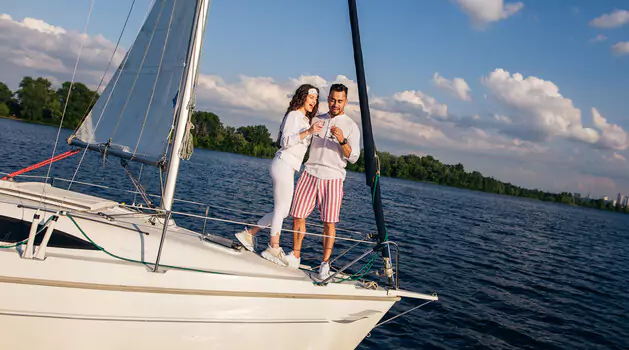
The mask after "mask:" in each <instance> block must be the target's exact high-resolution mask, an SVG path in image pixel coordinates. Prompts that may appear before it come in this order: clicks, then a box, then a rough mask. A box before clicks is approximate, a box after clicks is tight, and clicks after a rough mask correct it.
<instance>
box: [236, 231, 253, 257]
mask: <svg viewBox="0 0 629 350" xmlns="http://www.w3.org/2000/svg"><path fill="white" fill-rule="evenodd" d="M236 238H237V239H238V241H240V243H242V245H243V247H245V249H247V250H248V251H250V252H253V251H255V249H254V248H253V235H251V233H249V231H248V230H247V228H245V229H244V230H242V231H240V232H238V233H236Z"/></svg>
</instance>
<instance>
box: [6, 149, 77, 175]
mask: <svg viewBox="0 0 629 350" xmlns="http://www.w3.org/2000/svg"><path fill="white" fill-rule="evenodd" d="M80 151H81V150H80V149H74V150H70V151H67V152H63V153H60V154H57V155H56V156H54V157H52V158H48V159H46V160H43V161H41V162H39V163H37V164H33V165H31V166H28V167H26V168H24V169H21V170H18V171H15V172H12V173H10V174H8V175H7V176H5V177H3V178H2V180H9V179H11V178H14V177H16V176H19V175H22V174H24V173H27V172H29V171H32V170H35V169H38V168H41V167H43V166H45V165H49V164H52V163H54V162H56V161H59V160H62V159H65V158H68V157H70V156H73V155H75V154H77V153H79V152H80ZM46 182H48V176H46Z"/></svg>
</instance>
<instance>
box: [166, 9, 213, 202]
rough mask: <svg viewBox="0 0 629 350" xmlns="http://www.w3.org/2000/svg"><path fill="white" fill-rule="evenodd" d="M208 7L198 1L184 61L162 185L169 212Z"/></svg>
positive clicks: (190, 106) (190, 107)
mask: <svg viewBox="0 0 629 350" xmlns="http://www.w3.org/2000/svg"><path fill="white" fill-rule="evenodd" d="M209 7H210V0H198V2H197V10H196V14H195V20H194V25H193V31H192V37H191V43H190V47H189V51H188V59H187V61H186V71H185V80H184V82H183V84H182V88H181V89H180V94H181V96H182V97H181V100H180V104H179V108H178V109H177V110H178V111H179V115H178V116H177V118H175V128H174V131H173V134H174V135H175V137H174V139H173V143H172V149H171V150H170V158H169V161H168V170H167V175H166V176H167V177H166V183H165V185H164V193H163V195H162V204H161V205H162V208H163V209H165V210H167V211H170V210H171V208H172V204H173V200H174V196H175V186H176V184H177V176H178V174H179V161H180V160H181V158H180V157H179V152H180V151H181V145H182V143H183V139H184V136H185V133H186V126H187V124H188V120H189V119H190V110H191V109H192V108H193V107H194V106H192V105H191V100H192V94H193V92H194V83H195V79H196V74H197V71H198V67H199V60H200V57H201V47H202V45H203V33H204V31H205V23H206V18H207V13H208V10H209Z"/></svg>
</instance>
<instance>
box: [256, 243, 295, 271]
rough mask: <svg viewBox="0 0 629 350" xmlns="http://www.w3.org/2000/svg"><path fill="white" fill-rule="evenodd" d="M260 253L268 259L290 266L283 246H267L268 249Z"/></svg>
mask: <svg viewBox="0 0 629 350" xmlns="http://www.w3.org/2000/svg"><path fill="white" fill-rule="evenodd" d="M260 255H261V256H262V257H263V258H265V259H266V260H268V261H270V262H274V263H276V264H278V265H280V266H284V267H286V266H288V261H286V254H284V250H283V249H282V248H281V247H278V248H272V247H270V246H269V247H266V250H265V251H263V252H262V254H260Z"/></svg>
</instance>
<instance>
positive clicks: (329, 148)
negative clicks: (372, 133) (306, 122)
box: [304, 113, 360, 180]
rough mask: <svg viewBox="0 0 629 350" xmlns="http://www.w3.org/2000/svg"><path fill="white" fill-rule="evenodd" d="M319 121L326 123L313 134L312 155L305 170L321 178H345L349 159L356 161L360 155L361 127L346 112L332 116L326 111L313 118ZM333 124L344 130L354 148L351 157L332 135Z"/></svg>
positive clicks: (314, 121) (348, 141)
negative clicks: (345, 153)
mask: <svg viewBox="0 0 629 350" xmlns="http://www.w3.org/2000/svg"><path fill="white" fill-rule="evenodd" d="M319 121H323V122H325V125H324V126H323V129H322V130H321V131H320V132H319V133H317V134H314V135H313V136H312V140H311V142H312V145H311V146H310V156H309V157H308V161H307V162H306V165H305V169H304V170H305V171H306V172H308V174H310V175H312V176H314V177H317V178H319V179H327V180H329V179H345V166H347V161H349V162H350V163H352V164H353V163H356V161H357V160H358V157H359V156H360V129H359V128H358V125H356V123H354V121H353V120H352V119H351V118H350V117H348V116H347V115H346V114H341V115H338V116H336V117H334V118H331V117H330V115H329V114H328V113H325V114H321V115H319V116H317V117H315V118H313V119H312V123H313V124H314V123H317V122H319ZM332 126H336V127H338V128H341V130H342V131H343V136H345V138H346V139H347V143H348V144H349V146H350V147H351V148H352V152H351V153H350V155H349V157H345V155H344V153H343V146H341V145H340V144H339V142H338V141H337V140H336V137H334V136H333V135H332V131H331V130H330V128H331V127H332Z"/></svg>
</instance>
